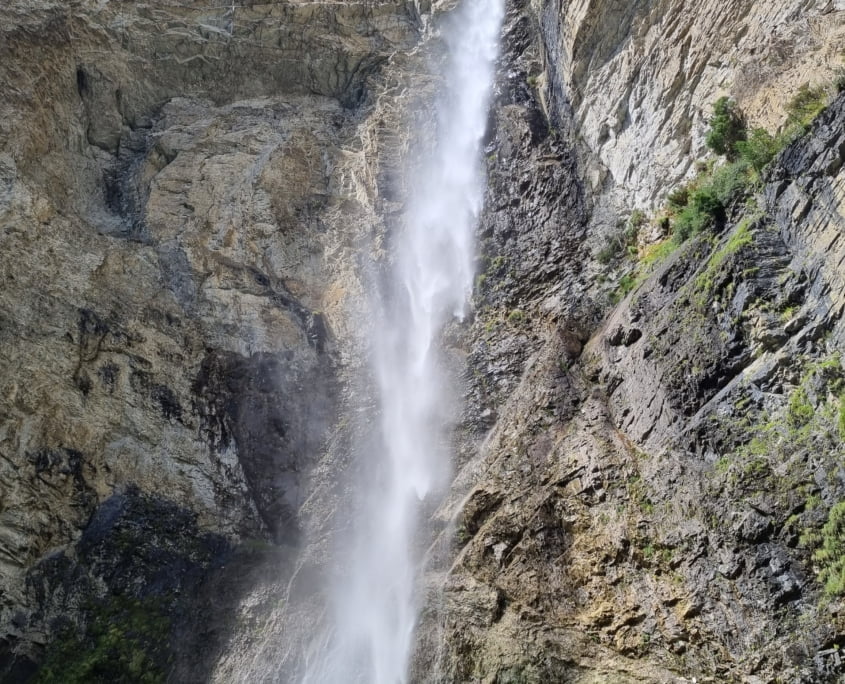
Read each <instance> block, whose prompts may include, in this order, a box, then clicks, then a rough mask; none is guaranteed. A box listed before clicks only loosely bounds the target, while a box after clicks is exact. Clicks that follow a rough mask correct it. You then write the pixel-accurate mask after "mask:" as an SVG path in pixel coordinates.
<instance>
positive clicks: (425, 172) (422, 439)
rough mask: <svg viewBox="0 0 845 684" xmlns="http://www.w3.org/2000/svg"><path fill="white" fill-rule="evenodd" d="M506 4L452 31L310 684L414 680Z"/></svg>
mask: <svg viewBox="0 0 845 684" xmlns="http://www.w3.org/2000/svg"><path fill="white" fill-rule="evenodd" d="M503 11H504V10H503V0H463V4H462V5H461V7H460V8H459V9H458V10H456V11H455V12H453V13H452V15H451V16H450V17H449V20H448V21H447V22H446V23H445V25H444V26H443V29H442V38H443V41H444V44H445V46H446V48H447V50H448V54H447V59H446V63H445V64H446V66H445V72H444V73H443V74H442V80H443V84H444V85H443V90H444V92H443V93H442V94H441V96H440V97H439V99H438V114H437V116H438V121H437V141H436V144H435V149H434V150H433V151H432V152H431V153H430V154H428V155H426V158H425V159H423V160H422V164H421V166H420V167H419V169H418V170H417V171H416V175H415V177H414V182H413V183H412V187H413V189H412V191H411V193H410V194H411V196H410V197H409V198H408V207H409V209H408V212H407V214H406V216H405V221H404V227H403V230H402V231H401V233H400V234H399V235H397V236H396V240H395V253H394V259H393V264H392V266H393V268H392V271H391V274H390V276H389V290H390V294H389V297H385V300H386V301H385V302H384V303H383V304H382V305H381V306H380V307H379V308H380V309H381V310H382V312H383V313H382V321H381V324H380V325H377V326H373V339H372V343H373V348H374V358H375V362H374V371H375V377H376V379H377V382H378V390H379V399H380V409H381V411H380V417H381V420H380V427H381V442H380V443H381V445H382V448H381V453H374V454H372V455H371V456H372V457H373V458H374V459H376V462H377V468H376V470H375V472H374V474H373V475H372V476H371V477H369V478H368V481H367V482H365V483H363V485H364V486H363V487H362V491H359V492H358V496H360V497H361V506H360V514H359V518H360V519H358V520H356V521H355V532H354V542H353V543H352V545H351V549H350V552H349V555H348V557H347V558H346V559H345V567H344V573H342V574H341V575H340V576H341V577H342V579H341V580H339V586H337V587H335V588H334V589H333V593H334V600H335V614H334V624H333V628H332V633H331V634H330V635H329V636H328V637H327V638H326V640H325V642H324V643H323V644H322V647H321V649H320V653H319V654H312V655H315V656H317V657H315V658H313V659H312V660H313V662H312V664H311V666H310V667H309V670H308V672H307V673H306V675H305V678H304V682H305V683H307V684H339V683H341V682H357V683H360V684H400V683H402V682H406V681H407V669H408V661H409V658H410V653H411V647H412V639H413V631H414V626H415V623H416V617H417V604H416V596H415V580H416V578H417V577H418V576H419V570H420V567H419V566H420V563H421V554H420V552H419V549H418V547H419V541H418V539H419V534H420V529H419V528H420V524H421V520H420V517H421V515H420V513H421V509H422V508H423V506H430V505H431V503H432V499H436V497H437V495H438V494H439V490H442V487H443V485H444V483H445V482H446V481H447V479H448V473H449V458H448V453H447V449H445V448H444V443H445V442H446V441H447V440H444V439H443V438H442V437H443V435H444V432H445V429H446V427H447V426H448V423H449V421H448V416H446V415H444V407H445V406H448V405H449V403H450V402H449V401H448V397H445V396H444V393H445V392H444V387H445V386H446V384H447V383H445V382H443V380H442V378H441V369H440V363H439V360H438V354H437V345H438V339H439V335H440V332H441V330H442V328H443V326H444V324H445V323H446V322H447V321H448V320H449V319H450V318H451V317H458V318H462V317H463V314H464V310H465V307H466V303H467V298H468V296H469V294H470V291H471V287H472V278H473V270H472V262H473V239H472V236H473V233H474V229H475V222H476V220H477V218H478V215H479V212H480V210H481V203H482V198H483V194H484V178H483V173H482V170H481V159H480V157H481V149H480V148H481V140H482V137H483V135H484V131H485V126H486V122H487V111H488V106H489V101H490V94H491V91H492V84H493V78H494V62H495V59H496V55H497V46H498V37H499V31H500V24H501V20H502V14H503Z"/></svg>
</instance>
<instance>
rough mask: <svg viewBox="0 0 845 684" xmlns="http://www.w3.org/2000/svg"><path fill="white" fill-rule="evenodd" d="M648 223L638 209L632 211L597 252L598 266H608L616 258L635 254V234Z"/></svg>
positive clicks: (646, 218)
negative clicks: (604, 245) (605, 244)
mask: <svg viewBox="0 0 845 684" xmlns="http://www.w3.org/2000/svg"><path fill="white" fill-rule="evenodd" d="M647 222H648V217H647V216H646V215H645V213H644V212H642V211H641V210H639V209H634V211H632V212H631V216H630V217H629V218H628V221H627V222H626V223H624V224H622V225H621V226H620V227H619V229H618V232H617V233H616V234H615V235H613V236H611V238H610V240H609V241H608V243H607V246H606V247H605V248H604V249H602V250H601V251H599V253H598V254H597V255H596V259H598V262H599V263H600V264H609V263H610V262H611V261H613V260H614V259H616V258H617V257H619V256H621V255H624V254H627V255H628V256H636V254H637V233H638V232H639V230H640V228H641V227H642V226H644V225H645V224H646V223H647Z"/></svg>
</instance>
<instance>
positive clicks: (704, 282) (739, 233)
mask: <svg viewBox="0 0 845 684" xmlns="http://www.w3.org/2000/svg"><path fill="white" fill-rule="evenodd" d="M754 220H755V219H754V218H751V217H748V218H745V219H743V220H742V221H741V222H740V224H739V225H738V226H737V227H736V230H734V231H733V233H732V234H731V236H730V238H729V239H728V241H727V242H726V243H725V245H724V247H722V248H721V249H719V250H717V251H716V252H714V253H713V254H712V255H710V258H709V259H708V260H707V266H706V267H705V268H704V271H703V272H702V273H700V274H699V275H698V276H697V277H696V279H695V281H694V282H693V289H695V290H696V291H697V292H700V293H702V294H704V295H707V294H709V293H710V292H711V291H712V289H713V283H714V281H715V279H716V274H717V273H718V272H719V269H720V268H722V266H723V265H724V263H725V262H726V261H727V260H728V259H729V258H730V257H732V256H733V255H735V254H737V253H738V252H739V251H740V250H742V248H743V247H745V246H746V245H750V244H751V243H752V242H753V240H754V234H753V232H752V230H751V225H752V223H753V222H754Z"/></svg>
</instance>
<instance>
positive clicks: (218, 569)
mask: <svg viewBox="0 0 845 684" xmlns="http://www.w3.org/2000/svg"><path fill="white" fill-rule="evenodd" d="M441 10H442V8H441ZM430 12H431V8H430V7H428V6H426V5H419V4H413V3H395V2H394V3H376V4H373V3H366V4H354V3H321V2H316V3H272V4H269V3H268V4H261V3H247V4H246V5H244V6H235V7H231V8H229V7H218V8H209V7H207V6H205V5H203V4H201V3H182V4H177V3H170V2H165V3H135V4H127V3H117V2H104V3H94V2H88V1H87V0H77V1H75V2H70V3H68V2H55V3H51V2H49V1H48V0H42V1H39V2H38V3H32V2H12V3H11V4H10V3H6V5H5V6H4V7H3V9H0V31H2V39H0V79H1V80H0V83H2V88H3V92H4V98H2V102H0V141H2V145H3V147H2V149H0V236H2V244H3V250H2V252H0V265H1V266H0V269H2V270H0V276H2V279H3V283H4V285H3V288H2V290H0V320H2V326H0V336H2V348H3V353H2V354H0V390H1V391H0V397H1V398H0V406H2V411H0V630H2V634H0V678H2V679H3V681H10V682H11V681H26V680H27V679H28V678H29V677H30V676H31V675H32V674H33V673H34V672H35V671H36V670H37V669H38V667H39V666H42V667H41V674H40V676H41V678H42V680H44V681H65V680H67V679H68V678H69V677H70V676H71V675H73V676H76V677H77V678H82V679H81V681H84V676H85V673H86V670H85V667H89V670H88V671H87V672H88V673H89V674H90V667H94V666H93V665H91V661H89V663H88V665H86V664H85V663H84V662H80V661H78V660H74V659H73V657H72V654H74V653H75V652H77V651H82V652H86V653H88V654H90V655H91V658H93V659H94V660H96V659H97V658H100V660H99V661H97V663H96V666H97V667H101V668H106V667H110V668H117V670H119V671H122V672H127V671H129V672H130V674H132V671H131V667H142V669H144V670H145V671H148V672H151V673H153V674H154V675H155V676H157V677H158V676H160V677H162V678H164V677H169V678H170V679H171V680H172V681H199V680H206V679H211V678H213V679H216V680H217V681H232V680H235V679H237V678H239V677H252V678H253V679H256V678H258V677H260V676H277V677H282V678H283V679H284V678H285V677H287V676H289V673H290V672H291V671H292V670H293V669H295V668H296V666H297V662H298V659H299V658H300V657H301V655H302V654H301V653H299V652H294V651H295V648H296V647H295V646H293V645H294V644H298V638H299V636H298V635H299V634H300V632H302V631H303V630H304V631H307V630H308V629H309V628H310V627H311V626H312V623H313V622H314V621H315V620H316V617H315V616H316V615H318V611H319V606H318V605H316V604H315V603H314V597H313V589H314V578H315V576H318V575H319V574H320V573H321V572H323V571H324V570H325V568H324V563H325V558H326V556H327V554H328V552H329V551H328V550H329V549H330V545H331V539H332V535H333V534H342V530H343V521H342V517H343V516H336V512H337V511H338V510H341V511H342V510H343V505H344V504H343V501H344V496H345V494H344V492H343V491H340V490H339V488H338V487H337V486H336V483H337V482H339V481H340V477H339V473H340V472H342V471H343V470H345V469H346V468H348V467H350V464H351V466H352V467H353V468H354V463H355V460H356V458H357V457H358V454H356V452H355V450H354V449H352V448H351V446H350V445H358V447H359V448H363V445H365V444H366V440H365V439H363V438H362V435H365V434H366V432H367V430H368V427H367V422H366V418H361V414H360V413H359V412H358V410H357V409H358V408H359V407H361V406H364V407H366V406H367V405H368V403H367V402H368V400H367V399H366V398H365V397H366V396H368V390H367V388H366V387H365V386H362V385H361V383H362V377H363V376H362V373H361V372H360V369H361V366H362V365H363V362H364V360H363V356H362V342H361V336H362V334H363V332H362V331H363V330H364V327H365V326H364V325H363V324H362V321H366V319H367V304H366V301H367V299H366V296H365V294H364V293H365V291H366V290H367V288H369V287H371V286H372V284H373V282H374V280H376V276H377V270H378V264H379V263H380V262H381V260H382V259H383V258H384V254H385V250H384V248H385V245H388V244H389V234H390V229H391V227H392V226H393V222H394V220H395V218H396V217H397V216H398V215H399V213H400V211H401V208H402V206H401V202H402V198H403V196H404V194H403V192H402V187H403V185H404V184H407V183H410V182H413V179H412V178H407V177H403V169H404V168H405V165H404V160H405V158H406V157H407V154H408V149H409V148H410V147H411V146H412V144H413V140H414V139H415V137H416V136H417V135H418V134H419V135H422V134H423V133H425V132H426V131H427V130H430V128H431V122H432V117H431V113H430V111H429V110H428V109H426V107H425V106H421V103H425V102H426V101H427V95H428V94H429V93H430V92H431V90H432V88H434V87H436V84H435V83H433V82H432V81H431V78H430V76H429V75H427V67H426V65H427V64H428V63H429V62H428V60H430V59H433V57H432V56H433V55H436V49H437V46H436V40H435V38H436V36H434V35H433V34H432V33H431V32H430V31H428V29H427V26H428V24H429V21H430V19H431V15H430ZM434 16H435V18H436V16H437V11H435V14H434ZM843 19H845V11H843V8H842V7H839V6H838V4H837V3H836V2H833V3H831V2H794V1H791V0H773V1H772V2H768V3H764V4H760V3H753V2H750V1H745V0H736V1H733V0H732V1H731V2H719V3H715V2H691V1H689V2H687V1H684V0H671V1H670V0H665V1H657V0H655V1H653V2H635V3H625V2H621V3H620V2H610V1H609V0H608V1H605V0H583V1H581V2H573V3H569V4H561V3H527V2H526V3H523V2H512V3H510V5H509V8H508V16H507V20H506V25H505V27H504V30H503V56H502V63H501V66H500V70H499V76H498V80H497V99H496V103H495V106H494V110H493V112H492V113H491V124H490V126H491V129H490V133H489V142H488V146H487V149H486V154H487V169H488V191H487V199H486V208H485V211H484V215H483V217H482V221H481V225H480V226H479V245H480V258H479V277H478V281H477V289H476V290H477V291H476V298H475V303H476V314H475V317H474V319H473V320H472V321H471V322H469V323H468V324H467V325H465V326H455V328H454V329H453V330H450V331H449V334H448V336H447V340H448V345H447V346H448V347H449V350H450V354H451V356H450V358H451V359H452V361H453V362H454V364H455V365H456V366H458V367H460V368H463V369H465V372H464V373H463V380H464V385H465V400H466V408H465V411H464V414H463V416H462V421H461V424H460V426H459V430H458V434H457V439H456V442H457V451H458V453H459V462H458V468H457V473H456V479H455V484H454V486H453V489H452V492H451V493H450V495H449V497H448V500H447V501H446V502H445V503H444V505H443V507H442V508H441V510H440V511H438V512H437V514H436V515H435V518H436V520H437V521H438V523H439V524H442V525H443V526H445V527H447V528H450V529H453V531H454V540H453V541H452V542H450V547H449V550H448V551H447V552H446V553H445V554H444V557H443V558H440V559H438V561H437V562H436V563H433V569H432V571H431V573H430V584H429V586H430V587H431V588H432V594H431V597H432V598H431V601H430V603H429V604H428V605H427V606H426V610H425V611H424V618H423V620H422V625H421V630H420V639H419V645H420V647H419V649H418V656H417V658H416V661H415V669H414V672H415V675H414V677H415V679H416V680H419V681H454V682H464V681H489V682H500V683H501V682H535V681H536V682H547V681H583V682H588V681H608V680H612V681H659V682H663V681H666V682H669V681H683V678H687V679H692V678H693V677H698V679H699V681H702V680H703V679H705V680H706V678H708V677H709V678H711V679H712V680H713V681H749V682H754V681H775V680H776V678H777V677H780V678H781V681H790V682H794V681H808V682H809V681H824V680H825V678H832V677H834V676H835V674H836V672H837V670H836V668H837V667H838V665H837V662H838V660H837V658H836V656H837V653H836V652H834V651H832V650H831V649H832V647H833V645H834V644H836V643H839V642H841V636H840V635H841V634H842V630H845V625H843V624H842V618H841V615H840V613H839V611H840V610H841V607H840V604H839V603H838V601H837V600H833V601H832V602H827V603H825V602H824V601H823V600H822V598H821V587H820V583H819V581H818V578H817V576H816V572H815V571H816V570H817V568H814V566H813V562H812V561H811V552H812V546H811V545H808V544H801V543H799V539H800V538H801V537H802V536H803V537H806V536H807V533H808V532H810V533H817V532H818V531H819V530H821V528H822V526H823V524H824V522H825V521H826V520H827V518H828V512H829V510H830V509H831V508H832V507H833V506H834V505H835V504H836V503H837V502H839V501H840V500H841V499H842V498H843V496H844V495H845V491H843V489H845V481H843V477H842V475H841V462H840V460H841V453H842V448H843V447H842V443H841V436H840V434H839V432H838V428H837V425H836V411H838V410H839V406H840V402H841V399H840V398H839V397H840V394H841V386H842V383H843V382H845V372H843V370H842V366H841V364H840V362H839V357H838V354H839V353H840V352H841V351H842V349H843V345H845V329H843V328H842V323H841V314H842V304H843V299H842V297H843V295H842V293H843V291H845V290H843V287H844V286H845V282H843V281H845V272H843V270H842V266H841V262H842V258H841V255H840V252H841V250H842V246H841V244H840V242H841V241H840V240H839V237H838V236H839V234H840V232H841V231H842V229H843V228H845V225H843V223H845V218H843V196H845V195H843V192H845V190H843V188H845V186H843V182H845V181H843V175H842V173H843V172H842V170H841V169H842V166H843V161H845V101H843V99H842V98H841V97H840V98H839V99H838V100H836V101H835V102H833V103H832V104H831V105H830V106H829V108H828V110H827V111H826V112H825V113H823V114H822V116H821V117H820V118H819V120H818V121H817V122H816V123H815V124H814V125H813V127H812V129H811V130H810V131H809V132H808V133H807V134H806V135H805V136H803V137H802V138H800V139H799V140H797V141H796V142H794V143H793V144H791V145H790V146H788V147H787V148H786V149H785V150H784V151H783V152H782V153H781V155H780V156H779V158H778V159H776V160H775V161H774V162H773V163H772V164H771V165H770V167H769V168H768V169H767V170H766V171H765V173H764V175H763V180H762V183H761V186H760V187H759V188H757V189H756V190H755V193H753V194H754V195H755V196H756V204H757V206H756V208H753V209H749V208H747V207H746V206H745V205H743V204H742V203H741V202H738V203H736V204H734V205H732V206H729V207H727V210H726V211H725V214H724V216H722V217H721V218H720V220H719V221H718V225H716V226H715V228H714V230H712V231H710V232H707V233H705V234H701V235H699V236H697V237H695V238H693V239H692V240H690V241H687V242H686V243H684V244H683V245H681V246H680V247H679V248H678V249H677V250H676V251H675V252H674V253H673V254H672V255H670V256H669V257H668V258H667V259H666V260H665V261H663V262H662V263H660V264H658V265H657V266H656V267H655V268H654V269H653V270H652V271H651V272H650V273H647V274H644V277H643V279H642V281H643V282H642V283H641V284H640V285H639V286H638V287H637V288H635V289H634V291H633V292H632V293H631V294H629V295H628V296H627V297H625V298H624V299H623V300H622V301H621V302H619V303H618V304H615V303H613V300H612V298H611V297H610V296H609V295H610V292H611V291H612V290H613V289H614V287H615V282H614V280H615V279H616V278H618V277H619V275H620V274H621V272H622V271H621V270H620V269H624V268H625V266H624V265H622V266H620V265H619V264H618V263H615V264H611V265H606V264H603V263H601V260H600V259H598V258H597V255H598V252H599V251H600V250H601V248H602V247H603V246H604V245H605V243H606V240H607V238H608V236H610V235H614V234H615V232H616V231H617V226H618V223H619V222H620V221H622V220H624V219H625V218H627V216H628V214H629V213H630V211H631V210H632V209H633V208H634V207H635V206H640V207H644V208H652V207H654V206H656V205H658V204H660V203H661V202H662V200H663V197H664V196H665V194H666V193H667V192H668V191H670V190H672V189H674V188H675V187H676V186H677V184H678V183H679V182H680V181H681V180H682V179H683V178H684V177H685V176H689V175H690V174H691V173H693V169H694V167H695V162H696V160H698V159H700V158H701V157H703V156H704V153H705V150H704V147H703V133H704V131H705V128H706V126H705V119H706V118H707V116H709V114H710V104H711V103H712V102H713V101H714V100H715V99H716V98H717V97H718V96H719V95H721V94H731V95H733V96H734V97H735V98H736V100H737V102H738V103H739V105H740V106H741V107H742V108H743V110H744V111H745V112H746V114H747V116H748V119H749V121H750V123H751V124H753V125H765V126H768V127H770V128H773V127H774V126H775V125H778V124H780V123H781V122H782V121H783V119H784V118H785V116H786V115H785V108H786V103H787V102H788V101H789V99H790V98H791V95H792V94H793V93H794V92H795V91H797V89H798V86H800V85H802V84H803V83H804V82H806V81H808V80H812V81H813V83H821V82H826V81H827V80H829V79H830V78H832V77H833V75H834V72H835V67H837V66H838V65H839V62H840V59H841V57H840V56H841V54H842V52H843V48H845V44H843V40H845V29H843V26H845V22H844V21H843ZM303 56H307V58H304V57H303ZM372 264H375V266H373V265H372ZM645 276H647V277H645ZM808 411H809V413H808ZM362 457H363V456H362ZM810 536H811V535H810ZM444 539H445V535H444ZM138 615H141V616H144V617H143V619H142V618H139V617H138ZM104 624H106V625H117V629H118V631H119V632H120V634H121V638H122V641H123V643H125V644H128V646H126V649H128V650H125V651H121V650H120V649H118V651H117V652H115V649H114V647H113V645H110V643H109V642H108V638H107V633H106V632H104V631H103V627H102V625H104ZM279 644H285V646H284V647H280V646H279ZM834 648H835V647H834ZM280 653H281V655H280ZM819 654H821V655H819ZM77 657H78V654H77ZM133 658H134V660H133ZM133 662H134V663H136V665H134V666H133V665H132V663H133ZM45 663H46V664H45ZM138 663H141V665H138ZM56 667H64V668H65V669H64V671H63V674H62V675H59V674H57V673H58V670H56V669H55V668H56ZM73 668H76V669H73ZM121 668H123V669H122V670H121ZM127 668H129V669H127ZM68 673H70V674H68ZM134 674H137V673H134ZM57 676H58V677H60V678H59V679H52V680H51V679H50V677H54V678H55V677H57ZM62 676H63V677H64V679H61V677H62ZM133 676H134V675H133Z"/></svg>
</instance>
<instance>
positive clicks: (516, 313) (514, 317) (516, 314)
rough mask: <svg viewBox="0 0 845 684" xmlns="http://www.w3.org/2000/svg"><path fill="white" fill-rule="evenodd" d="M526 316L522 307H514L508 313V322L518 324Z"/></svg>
mask: <svg viewBox="0 0 845 684" xmlns="http://www.w3.org/2000/svg"><path fill="white" fill-rule="evenodd" d="M524 318H525V314H524V313H522V311H521V310H520V309H514V310H513V311H511V312H510V313H509V314H508V323H513V324H517V323H519V322H520V321H522V320H523V319H524Z"/></svg>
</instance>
